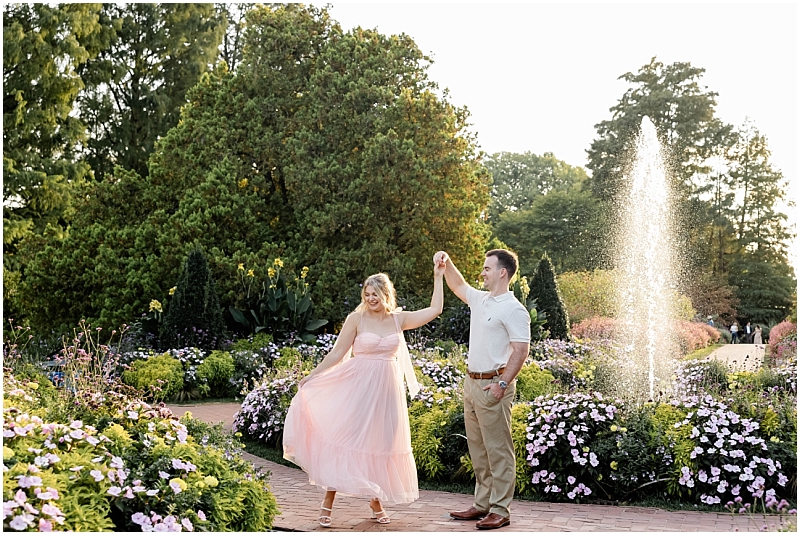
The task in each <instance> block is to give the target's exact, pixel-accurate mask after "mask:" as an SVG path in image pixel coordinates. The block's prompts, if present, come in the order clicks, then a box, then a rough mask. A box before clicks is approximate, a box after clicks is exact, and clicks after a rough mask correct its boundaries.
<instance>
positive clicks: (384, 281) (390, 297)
mask: <svg viewBox="0 0 800 535" xmlns="http://www.w3.org/2000/svg"><path fill="white" fill-rule="evenodd" d="M367 286H371V287H372V289H373V290H375V293H377V294H378V298H379V299H380V300H381V303H383V307H384V308H385V309H386V312H387V313H389V314H391V313H392V312H395V311H396V310H397V293H396V292H395V291H394V284H392V281H391V280H389V276H388V275H387V274H386V273H377V274H375V275H370V276H369V277H367V280H365V281H364V285H363V286H362V287H361V303H360V304H359V305H358V306H357V307H356V310H355V311H356V312H364V311H365V310H367V308H369V307H368V306H367V297H366V292H367Z"/></svg>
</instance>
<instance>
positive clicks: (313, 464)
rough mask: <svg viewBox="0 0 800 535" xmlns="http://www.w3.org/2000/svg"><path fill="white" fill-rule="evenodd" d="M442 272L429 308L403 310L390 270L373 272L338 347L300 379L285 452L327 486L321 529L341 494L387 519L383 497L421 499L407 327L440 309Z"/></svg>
mask: <svg viewBox="0 0 800 535" xmlns="http://www.w3.org/2000/svg"><path fill="white" fill-rule="evenodd" d="M444 270H445V265H444V264H442V265H438V266H436V267H435V269H434V281H433V297H432V298H431V306H430V307H428V308H426V309H423V310H417V311H415V312H404V311H401V310H399V309H397V304H396V296H395V291H394V286H393V285H392V282H391V281H390V280H389V277H387V276H386V275H385V274H383V273H379V274H377V275H372V276H370V277H369V278H367V280H366V281H364V285H363V288H362V290H361V304H360V305H359V306H358V307H357V308H356V309H355V311H354V312H352V313H351V314H350V315H349V316H348V317H347V319H346V320H345V322H344V326H343V327H342V330H341V332H340V333H339V337H338V339H337V340H336V343H335V344H334V346H333V349H332V350H331V352H330V353H328V355H326V357H325V358H324V359H323V361H322V362H321V363H320V364H319V366H317V367H316V369H314V370H313V371H312V372H311V373H310V374H309V375H308V376H307V377H305V378H304V379H303V380H302V381H300V385H299V387H298V390H297V395H295V397H294V399H292V404H291V406H290V407H289V413H288V414H287V416H286V423H285V426H284V432H283V456H284V458H286V459H288V460H290V461H292V462H293V463H295V464H297V465H298V466H300V467H301V468H303V470H305V471H306V472H307V473H308V478H309V481H310V483H311V484H313V485H317V486H318V487H320V488H322V489H324V490H326V491H327V492H326V494H325V498H324V500H323V502H322V505H321V509H322V510H321V511H320V517H319V523H320V525H321V526H323V527H330V525H331V515H330V513H331V509H332V507H333V500H334V497H335V496H336V493H337V492H341V493H344V494H348V495H352V496H362V497H366V498H371V499H370V503H369V506H370V508H371V509H372V512H373V518H376V519H377V521H378V522H379V523H381V524H388V523H389V516H388V515H387V514H386V512H385V511H384V510H383V503H409V502H412V501H414V500H416V499H417V498H418V497H419V488H418V486H417V469H416V465H415V463H414V455H413V454H412V451H411V431H410V429H409V422H408V406H407V404H406V393H405V388H404V386H403V378H404V377H405V380H406V383H407V384H408V390H409V393H410V394H411V396H412V397H413V396H415V395H416V394H417V392H419V385H418V384H417V380H416V377H415V376H414V368H413V366H412V365H411V358H410V356H409V354H408V348H407V347H406V342H405V338H404V337H403V331H404V330H406V329H416V328H417V327H420V326H422V325H425V324H426V323H428V322H429V321H431V320H433V319H434V318H436V317H437V316H438V315H439V314H441V313H442V303H443V294H442V292H443V290H442V276H443V275H444ZM351 348H352V352H353V356H352V358H349V356H350V349H351ZM342 361H343V362H342ZM340 362H341V363H340Z"/></svg>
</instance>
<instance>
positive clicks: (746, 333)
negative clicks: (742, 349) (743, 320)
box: [744, 321, 753, 344]
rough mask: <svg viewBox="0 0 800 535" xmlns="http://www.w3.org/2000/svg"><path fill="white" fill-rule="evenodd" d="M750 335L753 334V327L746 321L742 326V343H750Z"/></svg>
mask: <svg viewBox="0 0 800 535" xmlns="http://www.w3.org/2000/svg"><path fill="white" fill-rule="evenodd" d="M752 336H753V328H752V327H750V322H749V321H748V322H747V325H745V326H744V343H745V344H751V343H752Z"/></svg>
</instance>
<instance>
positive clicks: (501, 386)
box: [497, 379, 508, 390]
mask: <svg viewBox="0 0 800 535" xmlns="http://www.w3.org/2000/svg"><path fill="white" fill-rule="evenodd" d="M497 384H498V385H499V386H500V388H502V389H503V390H505V389H506V388H508V383H507V382H505V381H503V380H502V379H500V380H499V381H497Z"/></svg>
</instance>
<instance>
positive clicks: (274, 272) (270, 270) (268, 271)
mask: <svg viewBox="0 0 800 535" xmlns="http://www.w3.org/2000/svg"><path fill="white" fill-rule="evenodd" d="M276 273H277V272H276V271H275V270H274V269H273V268H269V269H268V270H267V275H269V278H270V279H274V278H275V274H276Z"/></svg>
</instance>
